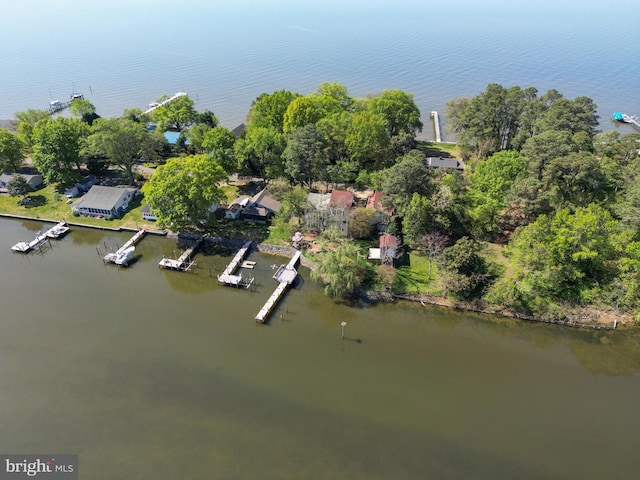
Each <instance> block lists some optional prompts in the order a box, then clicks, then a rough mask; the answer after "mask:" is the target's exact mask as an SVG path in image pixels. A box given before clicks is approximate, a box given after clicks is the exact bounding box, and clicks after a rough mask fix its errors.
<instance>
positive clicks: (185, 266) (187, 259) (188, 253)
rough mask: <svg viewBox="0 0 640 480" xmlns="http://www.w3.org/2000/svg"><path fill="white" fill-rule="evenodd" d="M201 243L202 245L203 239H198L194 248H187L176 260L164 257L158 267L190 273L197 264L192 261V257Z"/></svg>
mask: <svg viewBox="0 0 640 480" xmlns="http://www.w3.org/2000/svg"><path fill="white" fill-rule="evenodd" d="M200 243H202V238H200V239H198V240H197V241H196V243H195V244H194V245H193V246H192V247H189V248H187V249H186V250H185V251H184V253H183V254H182V255H180V257H178V258H177V259H175V260H174V259H172V258H165V257H162V260H160V263H158V266H159V267H162V268H168V269H170V270H179V271H181V272H186V271H188V270H189V269H191V267H192V266H193V264H195V263H196V262H195V261H193V260H192V259H191V257H192V255H193V253H194V252H195V251H196V250H197V249H198V247H199V246H200Z"/></svg>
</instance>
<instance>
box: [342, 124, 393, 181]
mask: <svg viewBox="0 0 640 480" xmlns="http://www.w3.org/2000/svg"><path fill="white" fill-rule="evenodd" d="M344 143H345V145H346V147H347V151H348V152H349V155H350V156H351V158H352V159H353V160H354V161H356V162H357V163H358V165H359V166H360V168H361V169H362V168H364V169H365V170H377V169H380V168H382V167H384V164H385V160H386V157H387V152H388V148H389V137H388V136H387V129H386V124H385V121H384V119H383V118H382V117H381V116H380V115H378V114H375V113H373V112H370V111H362V112H357V113H354V114H353V117H352V120H351V123H350V124H349V127H348V129H347V134H346V137H345V140H344Z"/></svg>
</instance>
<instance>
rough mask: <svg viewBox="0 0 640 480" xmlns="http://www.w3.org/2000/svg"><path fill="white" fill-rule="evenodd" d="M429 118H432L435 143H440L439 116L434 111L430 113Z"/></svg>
mask: <svg viewBox="0 0 640 480" xmlns="http://www.w3.org/2000/svg"><path fill="white" fill-rule="evenodd" d="M431 117H432V118H433V126H434V128H435V130H436V143H442V134H441V132H440V116H439V115H438V112H437V111H436V110H433V111H432V112H431Z"/></svg>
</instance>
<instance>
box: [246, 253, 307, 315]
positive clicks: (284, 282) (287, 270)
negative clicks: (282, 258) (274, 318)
mask: <svg viewBox="0 0 640 480" xmlns="http://www.w3.org/2000/svg"><path fill="white" fill-rule="evenodd" d="M301 256H302V252H300V251H297V252H296V254H295V255H294V256H293V258H291V260H290V261H289V263H288V264H287V265H280V268H278V271H277V272H276V273H275V274H274V275H273V278H274V279H275V280H277V281H278V282H280V283H279V284H278V286H277V287H276V289H275V291H274V292H273V293H272V294H271V296H270V297H269V299H268V300H267V303H265V304H264V306H263V307H262V308H261V309H260V311H259V312H258V314H257V315H256V322H260V323H264V322H266V321H267V319H268V318H269V315H270V314H271V311H272V310H273V309H274V307H275V306H276V305H277V304H278V302H279V301H280V299H281V298H282V296H283V295H284V292H285V291H286V290H287V287H288V286H289V285H291V284H292V283H293V282H294V280H295V279H296V277H297V276H298V271H297V270H296V268H295V266H296V264H297V263H298V261H299V260H300V257H301Z"/></svg>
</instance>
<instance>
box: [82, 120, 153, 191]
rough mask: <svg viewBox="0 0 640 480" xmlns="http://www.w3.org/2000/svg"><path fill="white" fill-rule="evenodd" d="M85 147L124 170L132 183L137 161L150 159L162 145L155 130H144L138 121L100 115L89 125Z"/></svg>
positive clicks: (150, 160) (131, 183) (132, 183)
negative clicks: (89, 130)
mask: <svg viewBox="0 0 640 480" xmlns="http://www.w3.org/2000/svg"><path fill="white" fill-rule="evenodd" d="M91 132H92V133H91V135H90V136H89V138H88V142H87V143H88V150H89V151H90V152H91V153H93V154H98V155H102V156H104V157H106V158H107V159H108V160H109V161H110V163H111V164H112V165H114V166H116V167H118V168H120V169H121V170H122V171H123V172H125V173H126V175H127V177H128V180H129V184H130V185H134V184H135V178H134V175H133V170H134V167H135V166H136V165H137V164H138V162H140V161H141V160H146V161H148V162H154V161H156V160H157V159H158V157H159V152H160V150H161V148H162V145H163V144H164V138H163V137H162V135H160V134H159V133H157V132H150V133H149V132H147V131H146V130H145V126H144V125H143V124H141V123H137V122H134V121H132V120H127V119H124V118H100V119H98V120H97V121H96V122H95V123H94V124H93V126H92V128H91Z"/></svg>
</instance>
